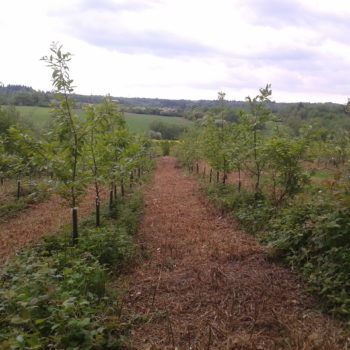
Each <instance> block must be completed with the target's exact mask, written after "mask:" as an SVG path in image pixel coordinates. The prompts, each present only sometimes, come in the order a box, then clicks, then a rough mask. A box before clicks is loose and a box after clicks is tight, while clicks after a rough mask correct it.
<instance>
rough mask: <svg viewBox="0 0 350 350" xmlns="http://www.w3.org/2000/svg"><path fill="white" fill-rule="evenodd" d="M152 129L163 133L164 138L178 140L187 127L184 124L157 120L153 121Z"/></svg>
mask: <svg viewBox="0 0 350 350" xmlns="http://www.w3.org/2000/svg"><path fill="white" fill-rule="evenodd" d="M150 129H151V130H153V131H154V132H159V133H161V135H162V139H163V140H177V139H178V138H179V136H180V135H181V134H182V133H183V132H184V131H185V130H186V129H187V128H186V127H185V126H182V125H175V124H169V123H163V122H161V121H156V120H155V121H153V122H152V123H151V125H150Z"/></svg>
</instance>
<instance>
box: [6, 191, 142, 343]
mask: <svg viewBox="0 0 350 350" xmlns="http://www.w3.org/2000/svg"><path fill="white" fill-rule="evenodd" d="M141 206H142V197H141V195H140V194H139V193H133V194H130V195H129V196H128V197H126V198H124V199H123V200H122V201H121V202H120V203H119V204H118V205H117V207H118V220H117V221H116V220H111V219H110V218H109V217H108V215H107V213H109V211H108V209H107V208H103V213H104V224H105V226H104V227H101V228H98V229H97V228H95V227H94V220H92V219H87V220H84V223H83V225H81V226H82V227H81V228H80V230H81V236H80V240H79V244H78V245H77V246H74V247H72V246H71V245H70V240H69V238H68V237H66V236H65V235H64V234H62V235H57V236H50V237H46V238H45V239H44V240H43V241H42V242H41V243H39V244H37V245H36V246H34V247H33V248H32V249H27V250H23V251H22V252H21V253H20V254H19V255H17V256H15V257H14V258H13V259H12V260H11V261H10V262H9V264H8V265H7V266H6V267H5V269H4V271H3V273H2V274H1V276H0V348H4V349H121V348H122V346H123V332H124V330H123V327H122V326H121V325H120V324H119V322H116V318H115V315H116V314H117V313H118V310H117V308H118V307H119V304H118V303H119V301H118V296H117V295H115V293H112V292H111V290H110V289H109V288H107V286H108V283H109V282H110V274H109V273H108V270H107V268H111V267H113V272H114V273H115V272H117V273H120V272H121V268H123V267H124V266H125V265H126V263H127V262H129V261H130V259H131V258H132V257H133V255H134V251H135V245H134V244H133V242H132V237H131V236H130V235H129V234H128V232H130V233H134V232H135V229H136V225H137V222H138V216H139V215H140V213H141V212H142V208H141ZM129 215H131V217H129ZM125 216H128V217H125Z"/></svg>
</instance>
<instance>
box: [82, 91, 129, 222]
mask: <svg viewBox="0 0 350 350" xmlns="http://www.w3.org/2000/svg"><path fill="white" fill-rule="evenodd" d="M85 117H86V130H87V137H86V152H85V155H86V163H87V165H88V167H89V169H90V171H91V177H92V179H93V182H94V185H95V193H96V225H97V226H99V225H100V215H99V208H100V202H101V193H100V187H101V184H103V183H106V182H107V181H108V180H109V179H108V174H109V172H108V170H109V168H110V167H111V163H112V164H113V163H114V161H115V160H114V159H113V158H112V159H111V157H110V154H113V152H111V150H110V149H109V146H110V143H111V142H113V140H114V138H118V130H119V129H120V128H122V129H123V128H124V127H125V121H124V119H123V117H122V115H121V112H120V110H119V109H118V107H117V106H116V105H115V103H113V102H112V101H111V99H110V97H109V96H107V97H106V98H105V99H104V102H103V104H101V105H98V106H95V105H88V106H87V107H86V110H85ZM111 191H113V189H112V188H111ZM114 192H115V191H114ZM115 195H116V193H114V197H115ZM112 197H113V195H112ZM111 201H112V198H111Z"/></svg>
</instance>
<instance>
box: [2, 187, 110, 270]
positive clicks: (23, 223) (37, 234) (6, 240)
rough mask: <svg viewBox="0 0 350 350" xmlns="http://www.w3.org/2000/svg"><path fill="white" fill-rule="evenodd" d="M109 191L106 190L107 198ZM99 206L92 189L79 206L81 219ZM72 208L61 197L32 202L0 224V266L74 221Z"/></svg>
mask: <svg viewBox="0 0 350 350" xmlns="http://www.w3.org/2000/svg"><path fill="white" fill-rule="evenodd" d="M106 197H107V196H106V191H103V199H105V198H106ZM94 206H95V192H94V190H93V188H91V189H90V190H89V192H88V194H87V195H86V197H85V198H84V199H83V200H82V202H81V204H80V205H79V209H78V215H79V218H82V217H85V216H87V215H89V214H90V213H91V211H92V210H93V209H94ZM70 219H71V216H70V209H69V208H68V207H67V206H66V205H63V201H62V200H61V199H60V198H59V197H58V196H52V197H51V198H50V199H48V200H45V201H43V202H40V203H37V204H32V205H31V206H30V207H29V208H27V209H25V210H24V211H23V212H21V214H20V215H19V216H18V217H16V218H14V219H10V220H9V221H7V222H6V223H3V224H1V225H0V268H1V267H2V266H3V265H4V264H5V263H6V261H7V260H8V259H9V258H10V257H11V256H12V255H14V254H15V253H16V251H18V250H19V249H21V248H24V247H28V246H30V245H31V244H33V243H35V242H38V241H39V240H40V239H41V237H42V236H44V235H50V234H54V233H56V232H57V231H59V229H60V227H61V226H62V225H64V224H67V223H69V222H70Z"/></svg>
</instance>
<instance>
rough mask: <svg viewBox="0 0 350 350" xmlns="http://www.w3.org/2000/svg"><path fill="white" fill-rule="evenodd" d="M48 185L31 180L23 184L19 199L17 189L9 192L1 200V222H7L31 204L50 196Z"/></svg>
mask: <svg viewBox="0 0 350 350" xmlns="http://www.w3.org/2000/svg"><path fill="white" fill-rule="evenodd" d="M49 195H50V194H49V191H48V185H46V184H45V183H38V182H35V181H30V182H28V183H26V184H24V185H22V186H21V195H20V198H19V199H17V198H16V196H17V191H15V190H14V191H12V192H9V194H8V195H7V196H6V197H5V198H4V199H3V200H1V201H0V223H3V222H6V221H7V220H9V219H12V218H14V217H16V216H18V215H19V213H20V212H21V211H22V210H24V209H26V208H28V206H29V205H31V204H34V203H39V202H41V201H43V200H45V199H47V198H48V197H49Z"/></svg>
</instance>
